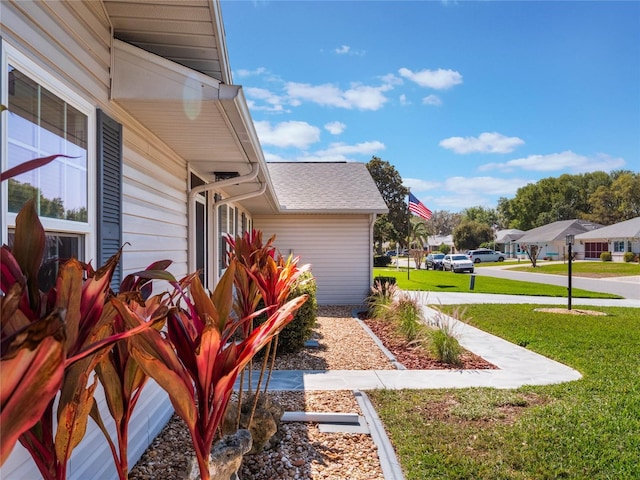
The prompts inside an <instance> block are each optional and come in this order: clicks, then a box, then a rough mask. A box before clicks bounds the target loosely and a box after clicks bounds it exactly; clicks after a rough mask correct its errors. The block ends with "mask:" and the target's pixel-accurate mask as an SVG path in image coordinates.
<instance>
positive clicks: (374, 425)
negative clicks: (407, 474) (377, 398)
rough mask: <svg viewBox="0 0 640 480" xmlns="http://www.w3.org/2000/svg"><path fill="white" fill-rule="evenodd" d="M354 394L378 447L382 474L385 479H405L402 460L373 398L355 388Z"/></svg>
mask: <svg viewBox="0 0 640 480" xmlns="http://www.w3.org/2000/svg"><path fill="white" fill-rule="evenodd" d="M353 394H354V396H355V397H356V400H357V402H358V405H359V406H360V409H361V410H362V414H363V415H364V418H365V419H366V420H367V423H368V424H369V431H370V435H371V439H372V440H373V443H375V444H376V447H377V449H378V457H379V458H380V467H381V468H382V474H383V475H384V478H385V480H404V474H403V473H402V468H400V462H398V457H396V452H395V450H394V449H393V445H391V441H390V440H389V437H388V436H387V432H386V431H385V429H384V427H383V426H382V422H381V421H380V417H378V414H377V412H376V409H375V408H373V405H372V404H371V400H369V397H368V396H367V394H366V393H364V392H362V391H360V390H354V391H353Z"/></svg>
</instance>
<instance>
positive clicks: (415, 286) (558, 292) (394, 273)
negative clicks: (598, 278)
mask: <svg viewBox="0 0 640 480" xmlns="http://www.w3.org/2000/svg"><path fill="white" fill-rule="evenodd" d="M373 276H374V278H375V277H378V276H386V277H395V278H396V282H397V285H398V286H399V287H400V288H401V289H402V290H418V291H433V292H471V290H470V289H469V283H470V275H469V274H462V273H451V272H441V271H434V270H410V272H409V279H407V270H406V269H405V270H396V269H395V267H393V268H390V267H386V268H374V269H373ZM473 292H476V293H502V294H507V295H534V296H545V297H566V296H567V289H566V287H560V286H555V285H545V284H542V283H533V282H521V281H517V280H505V279H502V278H494V277H488V276H482V277H480V276H476V277H475V287H474V289H473ZM571 293H572V296H573V297H576V298H621V297H619V296H616V295H610V294H608V293H597V292H589V291H586V290H580V289H576V288H574V289H572V291H571Z"/></svg>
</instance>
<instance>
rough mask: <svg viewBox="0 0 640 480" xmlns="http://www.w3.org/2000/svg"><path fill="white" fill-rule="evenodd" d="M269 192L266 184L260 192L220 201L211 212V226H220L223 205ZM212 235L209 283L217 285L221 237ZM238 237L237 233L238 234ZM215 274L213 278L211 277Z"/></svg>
mask: <svg viewBox="0 0 640 480" xmlns="http://www.w3.org/2000/svg"><path fill="white" fill-rule="evenodd" d="M266 191H267V184H266V182H265V183H263V184H262V187H260V189H259V190H256V191H254V192H248V193H243V194H242V195H236V196H235V197H228V198H223V199H222V200H218V201H217V202H215V203H214V204H213V211H212V212H211V224H212V225H215V226H216V227H217V225H218V207H221V206H222V205H227V204H228V203H233V202H240V201H242V200H247V199H248V198H253V197H257V196H260V195H262V194H263V193H264V192H266ZM210 233H211V235H212V237H211V238H212V240H213V255H212V259H211V265H212V269H211V270H212V272H211V271H210V272H209V281H210V282H212V283H211V285H216V284H217V283H218V280H219V279H220V278H219V277H220V272H219V271H218V263H219V262H218V260H219V259H218V256H219V255H220V235H216V234H215V233H216V232H215V230H214V231H213V232H211V230H210ZM236 235H237V232H236ZM211 273H213V276H212V275H211Z"/></svg>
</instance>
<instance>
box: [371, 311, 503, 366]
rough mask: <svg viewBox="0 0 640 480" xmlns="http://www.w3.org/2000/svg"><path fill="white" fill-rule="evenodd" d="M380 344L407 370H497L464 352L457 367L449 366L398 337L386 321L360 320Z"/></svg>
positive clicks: (482, 360)
mask: <svg viewBox="0 0 640 480" xmlns="http://www.w3.org/2000/svg"><path fill="white" fill-rule="evenodd" d="M361 319H362V320H363V321H364V323H365V324H366V325H367V326H368V327H369V328H370V329H371V331H372V332H373V333H374V334H375V335H376V336H377V337H378V338H379V339H380V341H381V342H382V344H383V345H384V346H385V347H386V348H387V349H388V350H389V351H390V352H391V353H392V354H393V355H394V356H395V357H396V360H397V361H398V362H400V363H401V364H402V365H404V366H405V368H407V369H408V370H451V369H455V370H474V369H497V368H498V367H496V366H495V365H493V364H492V363H489V362H487V361H486V360H485V359H483V358H482V357H479V356H478V355H476V354H474V353H472V352H469V351H468V350H464V351H463V353H462V354H461V355H460V364H459V365H449V364H447V363H443V362H440V361H439V360H436V359H435V358H434V357H433V356H431V354H430V353H429V352H428V350H427V349H425V348H424V347H422V346H420V345H412V344H409V343H408V342H407V340H406V339H405V338H403V337H402V335H400V334H399V333H398V332H397V331H396V329H395V326H394V325H393V324H392V323H391V322H389V321H387V320H380V319H375V318H361Z"/></svg>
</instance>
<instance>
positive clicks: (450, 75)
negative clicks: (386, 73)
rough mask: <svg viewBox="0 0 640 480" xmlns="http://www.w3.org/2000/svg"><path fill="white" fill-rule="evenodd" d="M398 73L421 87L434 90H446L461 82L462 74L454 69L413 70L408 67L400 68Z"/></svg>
mask: <svg viewBox="0 0 640 480" xmlns="http://www.w3.org/2000/svg"><path fill="white" fill-rule="evenodd" d="M398 73H399V74H400V75H401V76H402V77H404V78H407V79H409V80H411V81H412V82H415V83H417V84H418V85H420V86H421V87H427V88H433V89H435V90H446V89H448V88H451V87H453V86H454V85H458V84H460V83H462V75H461V74H460V73H459V72H456V71H455V70H444V69H442V68H439V69H438V70H421V71H419V72H413V71H411V70H409V69H408V68H401V69H400V70H398Z"/></svg>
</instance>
